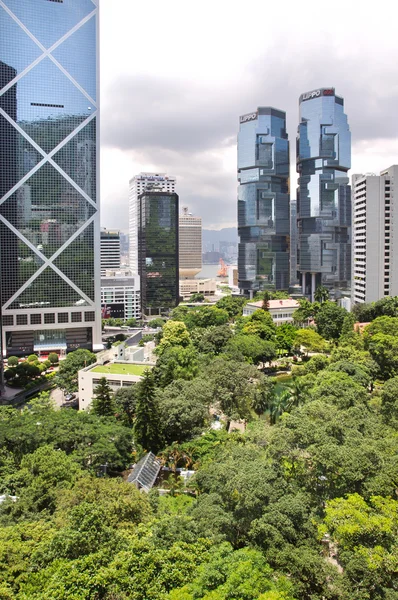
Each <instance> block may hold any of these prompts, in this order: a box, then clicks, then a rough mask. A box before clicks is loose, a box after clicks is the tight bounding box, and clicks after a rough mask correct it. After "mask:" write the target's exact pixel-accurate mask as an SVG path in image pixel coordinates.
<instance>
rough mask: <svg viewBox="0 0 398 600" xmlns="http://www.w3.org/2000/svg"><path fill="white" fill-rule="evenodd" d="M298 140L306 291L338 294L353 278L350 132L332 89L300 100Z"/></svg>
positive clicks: (300, 243) (301, 260)
mask: <svg viewBox="0 0 398 600" xmlns="http://www.w3.org/2000/svg"><path fill="white" fill-rule="evenodd" d="M299 102H300V124H299V126H298V136H297V171H298V173H299V180H298V190H297V220H298V253H297V268H298V271H299V272H300V274H301V283H302V288H303V293H304V294H306V295H308V296H310V297H311V298H312V299H313V297H314V293H315V290H316V288H317V287H318V286H319V285H323V286H325V287H327V288H328V289H329V290H330V292H331V293H332V295H334V296H336V295H337V296H338V295H339V291H340V290H346V289H347V288H349V286H350V280H351V195H350V194H351V191H350V186H349V179H348V177H347V171H348V169H349V168H350V167H351V134H350V129H349V126H348V122H347V115H346V114H345V113H344V100H343V98H340V97H339V96H336V95H335V90H334V88H320V89H318V90H314V91H312V92H307V93H305V94H302V95H301V96H300V101H299Z"/></svg>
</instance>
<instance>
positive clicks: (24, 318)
mask: <svg viewBox="0 0 398 600" xmlns="http://www.w3.org/2000/svg"><path fill="white" fill-rule="evenodd" d="M56 318H57V322H58V323H69V313H67V312H65V313H64V312H62V313H58V314H57V315H56V314H55V313H44V314H41V313H39V314H31V315H30V325H41V324H42V323H44V324H45V325H50V324H52V323H55V322H56ZM82 321H83V313H81V312H73V313H71V320H70V322H71V323H82ZM84 321H85V323H92V322H93V321H95V311H93V310H90V311H86V312H85V313H84ZM2 323H3V326H5V327H10V326H13V325H14V315H3V318H2ZM15 325H28V315H26V314H25V315H23V314H22V315H15Z"/></svg>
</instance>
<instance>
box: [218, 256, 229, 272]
mask: <svg viewBox="0 0 398 600" xmlns="http://www.w3.org/2000/svg"><path fill="white" fill-rule="evenodd" d="M227 270H228V266H227V265H226V264H225V262H224V261H223V259H222V258H220V268H219V269H218V272H217V277H226V276H227Z"/></svg>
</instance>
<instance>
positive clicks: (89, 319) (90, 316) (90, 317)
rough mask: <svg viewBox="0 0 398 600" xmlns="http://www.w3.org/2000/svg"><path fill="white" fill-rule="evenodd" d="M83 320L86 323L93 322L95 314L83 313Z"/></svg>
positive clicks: (91, 312)
mask: <svg viewBox="0 0 398 600" xmlns="http://www.w3.org/2000/svg"><path fill="white" fill-rule="evenodd" d="M84 320H85V321H86V323H88V322H92V321H95V312H94V311H93V310H90V311H89V312H85V313H84Z"/></svg>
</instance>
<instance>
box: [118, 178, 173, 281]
mask: <svg viewBox="0 0 398 600" xmlns="http://www.w3.org/2000/svg"><path fill="white" fill-rule="evenodd" d="M175 187H176V178H175V177H170V176H169V175H166V173H139V174H138V175H135V177H133V178H132V179H130V183H129V266H130V269H131V270H132V271H133V273H138V222H139V202H138V198H139V196H140V195H141V194H143V193H144V192H145V191H146V190H148V191H151V190H152V191H156V192H168V193H170V194H172V193H174V192H175Z"/></svg>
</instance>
